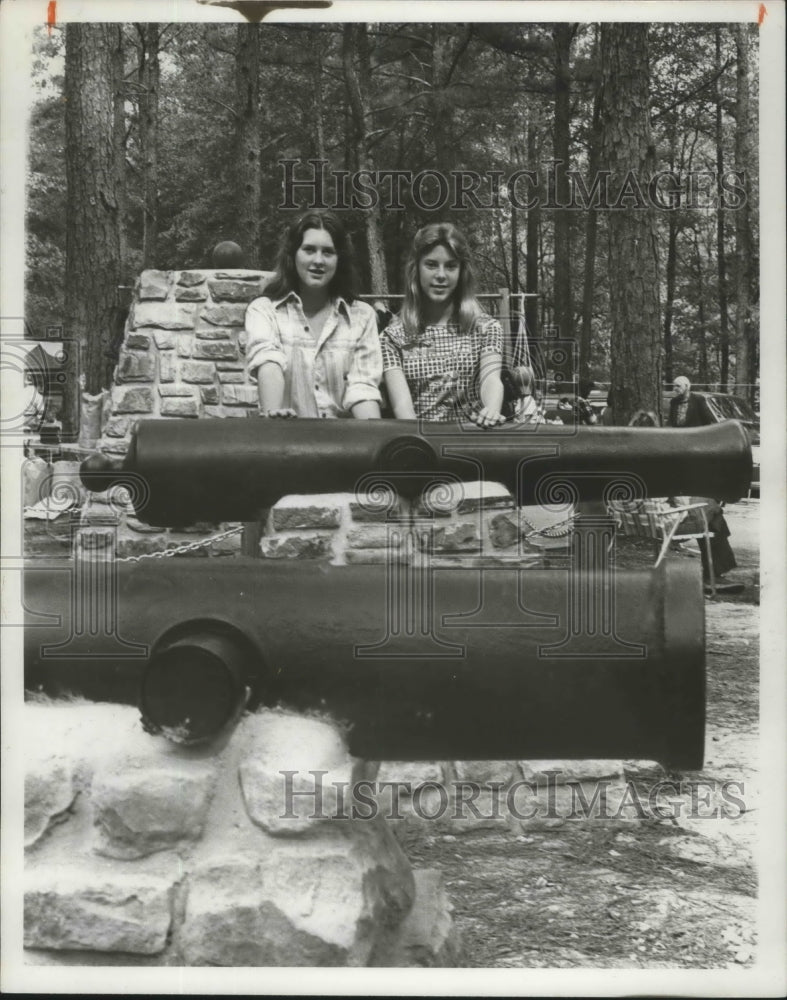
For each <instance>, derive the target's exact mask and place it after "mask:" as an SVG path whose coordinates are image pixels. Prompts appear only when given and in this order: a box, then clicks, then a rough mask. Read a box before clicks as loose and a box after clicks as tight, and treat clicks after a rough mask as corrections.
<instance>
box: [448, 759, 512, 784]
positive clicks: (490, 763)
mask: <svg viewBox="0 0 787 1000" xmlns="http://www.w3.org/2000/svg"><path fill="white" fill-rule="evenodd" d="M454 768H455V771H456V777H457V778H458V779H459V780H460V781H475V782H477V783H478V784H481V785H483V784H486V783H487V782H490V781H494V782H501V781H502V782H503V784H506V785H507V784H508V783H509V782H510V781H511V780H512V778H518V777H519V768H518V767H517V764H516V761H511V760H456V761H454Z"/></svg>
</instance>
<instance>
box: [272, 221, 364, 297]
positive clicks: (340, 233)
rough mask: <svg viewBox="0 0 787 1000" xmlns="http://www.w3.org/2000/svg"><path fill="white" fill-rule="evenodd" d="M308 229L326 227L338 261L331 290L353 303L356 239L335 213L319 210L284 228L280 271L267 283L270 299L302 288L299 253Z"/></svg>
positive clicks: (277, 257) (333, 294) (332, 292)
mask: <svg viewBox="0 0 787 1000" xmlns="http://www.w3.org/2000/svg"><path fill="white" fill-rule="evenodd" d="M307 229H324V230H325V232H326V233H328V235H329V236H330V237H331V239H332V240H333V245H334V247H335V249H336V255H337V264H336V274H335V275H334V276H333V280H332V281H331V284H330V286H329V289H328V291H329V292H330V294H331V295H332V296H333V297H334V298H336V297H337V296H339V295H341V296H342V298H344V299H346V300H347V302H352V301H353V299H355V297H356V294H357V291H356V290H357V279H356V275H355V266H354V264H353V259H354V255H353V246H352V241H351V240H350V237H349V235H348V234H347V231H346V230H345V228H344V226H343V225H342V224H341V222H340V221H339V219H338V217H337V216H336V215H334V214H333V212H328V211H325V210H318V209H313V210H311V211H309V212H304V213H303V214H302V215H299V216H298V217H297V218H296V219H293V221H292V222H291V223H290V225H289V226H288V227H287V228H286V229H285V230H284V232H283V234H282V237H281V242H280V243H279V252H278V254H277V256H276V273H275V274H274V276H273V277H272V278H271V280H270V282H269V283H268V285H267V286H266V288H265V295H266V296H267V297H268V298H269V299H280V298H282V297H283V296H285V295H287V294H288V293H289V292H297V291H298V272H297V271H296V269H295V254H296V252H297V251H298V250H299V249H300V246H301V243H303V234H304V233H305V232H306V230H307Z"/></svg>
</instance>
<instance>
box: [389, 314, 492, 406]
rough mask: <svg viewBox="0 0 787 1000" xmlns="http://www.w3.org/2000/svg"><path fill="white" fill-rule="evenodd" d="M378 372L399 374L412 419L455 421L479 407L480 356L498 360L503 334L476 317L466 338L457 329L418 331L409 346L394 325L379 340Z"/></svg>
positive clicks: (455, 326)
mask: <svg viewBox="0 0 787 1000" xmlns="http://www.w3.org/2000/svg"><path fill="white" fill-rule="evenodd" d="M380 344H381V346H382V350H383V371H390V370H391V369H392V368H400V369H401V370H402V371H403V372H404V377H405V379H406V380H407V385H408V387H409V389H410V395H411V396H412V400H413V407H414V408H415V414H416V416H417V417H419V418H422V419H424V420H439V421H446V420H456V419H459V418H461V417H463V416H465V417H466V416H468V415H469V413H470V412H472V411H474V410H476V409H478V407H479V406H480V405H481V402H480V395H479V386H478V374H479V369H480V366H481V356H482V355H483V354H497V355H498V356H499V355H501V354H502V351H503V330H502V327H501V326H500V324H499V323H498V321H497V320H495V319H492V318H491V317H490V316H486V315H483V316H479V317H478V319H477V320H476V321H475V323H474V324H473V327H472V329H471V330H470V331H469V332H468V333H462V332H461V331H460V329H459V326H458V324H456V323H449V324H447V325H446V326H427V327H424V329H423V331H422V332H421V333H420V335H419V337H418V339H417V340H416V341H410V340H409V339H408V337H407V334H406V333H405V330H404V326H403V325H402V322H401V320H399V319H395V320H394V321H393V322H392V323H389V325H388V326H387V327H386V328H385V330H384V331H383V333H382V334H381V336H380Z"/></svg>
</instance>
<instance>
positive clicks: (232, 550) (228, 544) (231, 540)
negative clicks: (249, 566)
mask: <svg viewBox="0 0 787 1000" xmlns="http://www.w3.org/2000/svg"><path fill="white" fill-rule="evenodd" d="M242 547H243V535H242V534H241V533H240V532H238V534H237V535H229V536H228V537H227V538H222V539H221V540H220V541H218V542H211V546H210V554H211V555H212V556H236V555H240V552H241V549H242Z"/></svg>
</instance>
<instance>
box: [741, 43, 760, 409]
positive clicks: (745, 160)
mask: <svg viewBox="0 0 787 1000" xmlns="http://www.w3.org/2000/svg"><path fill="white" fill-rule="evenodd" d="M735 49H736V53H737V71H736V108H735V118H736V123H735V169H736V171H737V173H738V176H739V180H740V182H741V183H742V184H743V188H744V192H745V196H746V197H745V200H744V203H743V204H742V205H740V206H739V207H738V210H737V212H736V213H735V257H736V261H735V333H736V337H737V341H738V377H737V380H738V383H739V390H740V391H742V393H743V394H744V395H745V396H746V397H747V398H748V399H749V400H750V401H751V402H752V403H753V402H754V393H755V383H756V381H757V368H758V347H759V344H758V340H757V331H756V328H755V325H754V323H753V322H752V315H751V313H752V287H751V286H752V273H753V270H754V262H753V260H752V258H753V252H752V250H753V247H752V232H751V211H752V204H751V199H752V193H753V184H752V176H753V172H754V162H753V156H752V136H751V132H752V125H751V109H750V94H749V31H748V25H746V24H736V25H735Z"/></svg>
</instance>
